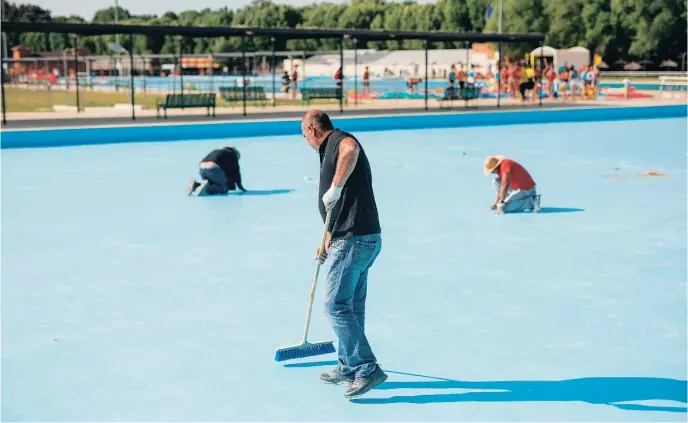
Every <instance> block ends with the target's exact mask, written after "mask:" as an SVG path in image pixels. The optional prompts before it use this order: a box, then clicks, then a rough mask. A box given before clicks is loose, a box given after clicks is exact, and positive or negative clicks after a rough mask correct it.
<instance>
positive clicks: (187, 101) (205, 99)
mask: <svg viewBox="0 0 688 423" xmlns="http://www.w3.org/2000/svg"><path fill="white" fill-rule="evenodd" d="M202 107H205V108H206V109H207V110H208V116H210V109H211V108H212V109H213V117H215V94H214V93H212V94H167V97H165V101H164V102H163V101H160V100H158V104H157V107H156V111H157V114H158V118H160V109H162V110H163V111H164V112H165V119H167V109H193V108H202Z"/></svg>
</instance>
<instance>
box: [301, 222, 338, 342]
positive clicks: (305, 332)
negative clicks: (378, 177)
mask: <svg viewBox="0 0 688 423" xmlns="http://www.w3.org/2000/svg"><path fill="white" fill-rule="evenodd" d="M331 217H332V213H331V212H330V211H329V210H328V211H327V217H326V218H325V229H324V230H323V236H322V241H320V251H323V249H324V248H325V241H326V240H327V227H328V226H330V218H331ZM319 273H320V260H317V258H316V264H315V274H314V275H313V285H312V286H311V299H310V301H309V302H308V312H307V313H306V327H305V329H304V330H303V343H304V344H305V343H306V339H307V338H308V327H309V326H310V324H311V311H313V299H314V298H315V285H316V283H317V282H318V274H319Z"/></svg>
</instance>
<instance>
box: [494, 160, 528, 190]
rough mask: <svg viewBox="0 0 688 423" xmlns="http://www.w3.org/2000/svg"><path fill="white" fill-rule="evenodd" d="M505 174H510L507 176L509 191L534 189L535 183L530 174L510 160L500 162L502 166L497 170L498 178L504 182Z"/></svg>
mask: <svg viewBox="0 0 688 423" xmlns="http://www.w3.org/2000/svg"><path fill="white" fill-rule="evenodd" d="M506 172H511V175H509V188H511V189H514V190H516V189H533V188H535V182H534V181H533V178H531V177H530V173H528V171H527V170H526V169H525V168H524V167H523V166H521V165H520V164H518V163H516V162H515V161H513V160H511V159H504V160H502V164H501V166H500V169H499V177H500V178H502V180H504V174H505V173H506Z"/></svg>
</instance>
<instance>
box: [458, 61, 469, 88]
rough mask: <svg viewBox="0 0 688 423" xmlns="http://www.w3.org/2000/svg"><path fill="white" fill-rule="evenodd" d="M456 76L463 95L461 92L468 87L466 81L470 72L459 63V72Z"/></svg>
mask: <svg viewBox="0 0 688 423" xmlns="http://www.w3.org/2000/svg"><path fill="white" fill-rule="evenodd" d="M456 78H457V79H458V80H459V95H461V94H460V93H461V92H462V91H463V89H464V88H466V83H467V81H468V74H467V73H466V71H465V70H464V69H463V65H459V72H458V74H457V75H456Z"/></svg>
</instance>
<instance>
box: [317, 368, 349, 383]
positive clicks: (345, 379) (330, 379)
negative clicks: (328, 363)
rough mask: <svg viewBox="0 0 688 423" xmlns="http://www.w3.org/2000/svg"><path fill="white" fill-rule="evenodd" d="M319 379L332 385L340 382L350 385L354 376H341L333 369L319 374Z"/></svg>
mask: <svg viewBox="0 0 688 423" xmlns="http://www.w3.org/2000/svg"><path fill="white" fill-rule="evenodd" d="M320 380H321V381H322V382H324V383H329V384H332V385H339V384H340V383H343V384H345V385H351V384H352V383H353V382H354V380H355V378H354V377H353V376H342V375H341V374H340V373H339V372H338V371H337V369H334V370H332V371H331V372H328V373H323V374H321V375H320Z"/></svg>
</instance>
